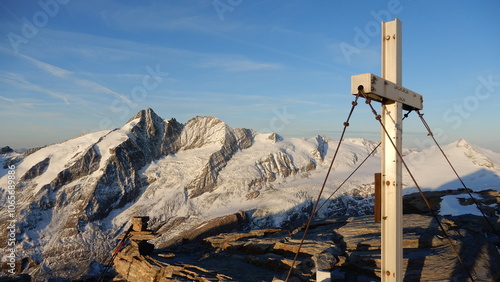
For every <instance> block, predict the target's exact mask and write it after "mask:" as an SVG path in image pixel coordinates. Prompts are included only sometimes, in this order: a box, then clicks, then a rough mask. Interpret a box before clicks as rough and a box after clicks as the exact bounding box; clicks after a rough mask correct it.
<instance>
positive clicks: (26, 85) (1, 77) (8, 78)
mask: <svg viewBox="0 0 500 282" xmlns="http://www.w3.org/2000/svg"><path fill="white" fill-rule="evenodd" d="M0 82H3V83H6V84H8V85H11V86H14V87H17V88H20V89H26V90H31V91H37V92H42V93H46V94H48V95H50V96H52V97H55V98H58V99H61V100H63V101H64V103H65V104H67V105H69V104H70V103H69V100H70V96H69V95H66V94H63V93H60V92H58V91H53V90H50V89H47V88H45V87H43V86H41V85H37V84H34V83H31V82H29V81H27V80H26V79H25V78H24V77H23V76H21V75H19V74H15V73H5V72H3V73H0ZM4 99H5V98H4Z"/></svg>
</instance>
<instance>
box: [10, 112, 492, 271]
mask: <svg viewBox="0 0 500 282" xmlns="http://www.w3.org/2000/svg"><path fill="white" fill-rule="evenodd" d="M336 142H337V141H333V140H331V139H329V138H326V137H321V136H316V137H314V138H309V139H299V138H282V137H281V136H279V135H277V134H261V133H257V132H255V131H253V130H250V129H234V128H231V127H230V126H228V125H227V124H225V123H224V122H222V121H220V120H218V119H216V118H213V117H195V118H193V119H191V120H189V121H188V122H187V123H186V124H181V123H179V122H177V121H176V120H175V119H170V120H164V119H162V118H160V117H159V116H158V115H156V113H155V112H154V111H153V110H152V109H147V110H142V111H140V112H139V113H138V114H137V115H135V116H133V117H132V118H131V119H130V120H129V121H128V122H127V123H126V124H125V125H124V126H123V127H121V128H117V129H114V130H104V131H100V132H94V133H89V134H85V135H81V136H78V137H75V138H73V139H70V140H67V141H64V142H61V143H58V144H52V145H47V146H44V147H42V148H36V149H32V150H28V151H26V152H25V153H24V154H17V153H15V152H11V151H10V150H7V151H6V152H5V153H4V154H2V162H3V164H2V166H0V176H1V178H0V187H1V188H2V189H0V203H1V207H2V209H4V208H5V207H6V206H7V205H6V204H5V203H6V201H7V197H6V196H7V192H6V187H7V177H6V175H7V171H8V167H9V166H15V175H16V181H17V186H16V203H17V206H16V227H17V229H16V239H17V246H16V247H17V254H18V258H17V259H18V262H19V264H20V265H21V261H24V262H25V263H22V267H21V268H22V270H23V272H24V273H29V274H30V275H32V276H33V277H35V278H36V279H40V280H46V279H48V278H53V277H60V278H68V279H79V278H84V277H88V276H89V275H90V276H92V275H95V274H96V273H99V272H100V271H101V270H102V263H103V261H104V259H105V258H106V257H108V255H109V251H110V250H111V249H112V248H113V246H114V244H115V240H114V238H115V237H116V236H117V234H119V233H120V231H122V230H123V228H124V226H125V225H126V224H127V222H128V220H129V219H130V218H131V217H133V216H135V215H147V216H150V217H151V226H152V228H153V229H154V230H156V231H159V233H161V234H162V236H160V237H159V238H157V239H155V240H154V241H153V243H154V244H155V245H156V246H163V245H166V244H167V243H168V242H170V241H171V240H173V239H175V238H176V236H179V235H180V234H181V233H182V232H185V231H186V230H190V229H191V228H192V227H194V226H197V225H198V224H200V223H202V222H204V221H206V220H209V219H211V218H216V217H218V216H223V215H227V214H232V213H235V212H237V211H239V210H244V211H246V213H247V214H248V216H249V221H248V222H247V228H254V229H262V228H271V227H283V226H289V227H293V226H294V224H296V222H299V221H300V220H303V219H304V218H306V216H307V211H308V210H310V209H311V205H312V200H313V199H314V198H315V197H316V196H317V194H316V193H317V189H318V187H319V186H320V183H321V182H322V181H323V177H324V175H325V171H326V169H327V167H328V165H329V163H330V161H331V158H332V156H333V153H334V152H333V149H332V148H335V147H336ZM375 146H376V143H375V142H371V141H368V140H364V139H347V140H345V142H344V143H343V145H342V148H341V151H340V152H339V154H338V157H337V158H338V162H337V163H336V165H335V167H334V176H333V177H332V178H331V179H330V180H329V181H328V183H327V184H328V185H327V186H328V187H327V189H326V192H327V193H331V192H332V191H334V190H335V189H336V187H337V186H338V185H339V184H340V183H341V182H342V180H343V179H344V178H345V177H346V176H347V175H348V174H349V173H350V172H351V171H352V169H353V168H354V167H355V166H356V165H357V164H358V163H359V162H361V161H362V160H363V159H364V158H365V157H366V156H367V155H368V154H369V153H370V152H371V151H372V149H373V148H374V147H375ZM448 149H449V150H451V151H452V152H453V155H454V156H456V157H457V158H458V160H459V161H461V162H463V163H467V162H468V163H470V164H471V168H467V169H465V167H464V170H463V171H464V172H465V173H466V175H470V177H469V178H467V179H466V180H471V181H473V183H478V186H479V187H480V189H481V190H484V189H488V188H491V189H499V190H500V184H498V175H500V172H499V171H498V167H499V163H500V161H499V160H500V157H499V156H498V154H497V153H494V152H491V151H485V150H482V149H480V148H476V147H474V146H473V145H470V144H468V143H467V142H465V141H460V142H457V143H455V144H450V145H448ZM405 152H406V154H407V155H408V156H409V157H411V156H412V155H418V153H419V152H417V151H415V150H406V151H405ZM422 155H424V156H425V157H426V158H431V157H430V155H431V154H427V153H425V152H422ZM378 163H379V156H378V153H375V155H374V156H372V157H371V158H370V159H369V160H368V161H367V163H366V165H367V166H368V168H370V169H368V171H366V172H363V171H360V172H358V173H357V174H356V175H355V176H354V177H353V178H351V179H350V180H349V181H348V182H347V183H346V185H345V188H344V189H343V190H341V191H340V192H339V197H334V198H332V199H331V200H329V201H328V202H327V204H326V205H325V208H324V209H323V210H322V211H321V212H320V214H319V216H320V217H328V216H334V215H348V216H358V215H365V214H370V213H371V212H372V209H373V207H372V201H373V197H372V192H371V189H372V186H373V185H372V184H373V172H374V171H372V170H371V168H374V167H375V168H376V169H377V170H378ZM478 169H479V170H478ZM375 171H376V170H375ZM418 173H421V174H423V175H426V174H427V175H428V174H429V173H428V171H426V170H425V169H424V170H422V171H417V174H418ZM439 183H442V185H441V186H442V188H448V186H451V185H454V184H453V182H450V183H446V182H439ZM411 185H412V184H411V183H406V185H405V186H406V187H408V189H409V190H411ZM433 185H434V184H433ZM439 185H440V184H438V186H437V188H441V186H439ZM427 186H428V187H429V188H430V189H434V188H435V187H434V186H432V185H430V184H429V185H427ZM424 187H425V183H424ZM455 188H456V187H455ZM495 213H496V212H495V211H493V214H495ZM0 219H1V223H0V228H2V229H1V230H2V232H1V234H0V235H1V236H7V233H6V232H7V231H6V228H5V227H6V226H5V224H6V213H5V212H3V210H2V213H1V215H0ZM2 247H4V246H2Z"/></svg>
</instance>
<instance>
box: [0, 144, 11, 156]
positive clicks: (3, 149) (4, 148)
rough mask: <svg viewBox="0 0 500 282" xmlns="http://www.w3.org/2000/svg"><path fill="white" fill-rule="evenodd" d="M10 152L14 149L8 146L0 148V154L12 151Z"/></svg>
mask: <svg viewBox="0 0 500 282" xmlns="http://www.w3.org/2000/svg"><path fill="white" fill-rule="evenodd" d="M12 152H14V150H12V148H11V147H9V146H5V147H2V148H0V154H2V155H3V154H8V153H12Z"/></svg>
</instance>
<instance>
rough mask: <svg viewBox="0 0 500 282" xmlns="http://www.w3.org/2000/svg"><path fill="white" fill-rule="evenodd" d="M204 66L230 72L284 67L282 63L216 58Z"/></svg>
mask: <svg viewBox="0 0 500 282" xmlns="http://www.w3.org/2000/svg"><path fill="white" fill-rule="evenodd" d="M202 66H203V67H207V68H220V69H223V70H225V71H229V72H242V71H258V70H276V69H281V68H282V65H280V64H276V63H262V62H254V61H250V60H245V59H214V60H210V61H208V62H206V63H204V64H202Z"/></svg>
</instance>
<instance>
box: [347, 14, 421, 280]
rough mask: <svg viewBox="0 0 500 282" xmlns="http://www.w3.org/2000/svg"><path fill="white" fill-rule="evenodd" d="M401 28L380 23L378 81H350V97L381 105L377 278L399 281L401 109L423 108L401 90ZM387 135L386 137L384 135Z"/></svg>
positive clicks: (411, 94) (371, 77)
mask: <svg viewBox="0 0 500 282" xmlns="http://www.w3.org/2000/svg"><path fill="white" fill-rule="evenodd" d="M401 27H402V24H401V21H400V20H399V19H397V18H396V19H395V20H394V21H391V22H382V32H381V34H382V77H378V76H376V75H374V74H370V73H366V74H359V75H354V76H352V77H351V93H352V94H355V95H359V94H360V93H363V95H364V97H365V98H367V99H371V100H374V101H379V102H381V103H382V112H381V113H382V114H381V123H382V124H383V127H384V128H385V130H382V136H381V138H382V164H381V169H382V174H381V180H380V182H381V183H379V184H380V187H381V222H382V223H381V253H382V254H381V256H382V267H381V278H382V281H387V282H388V281H403V244H402V241H403V224H402V223H403V192H402V161H401V159H400V156H399V154H400V153H398V152H402V137H403V124H402V117H403V109H404V110H412V109H416V110H420V109H422V108H423V98H422V96H421V95H419V94H417V93H415V92H413V91H411V90H408V89H406V88H404V87H402V86H401V85H402V71H401V70H402V59H401V58H402V29H401ZM386 131H387V133H386Z"/></svg>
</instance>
